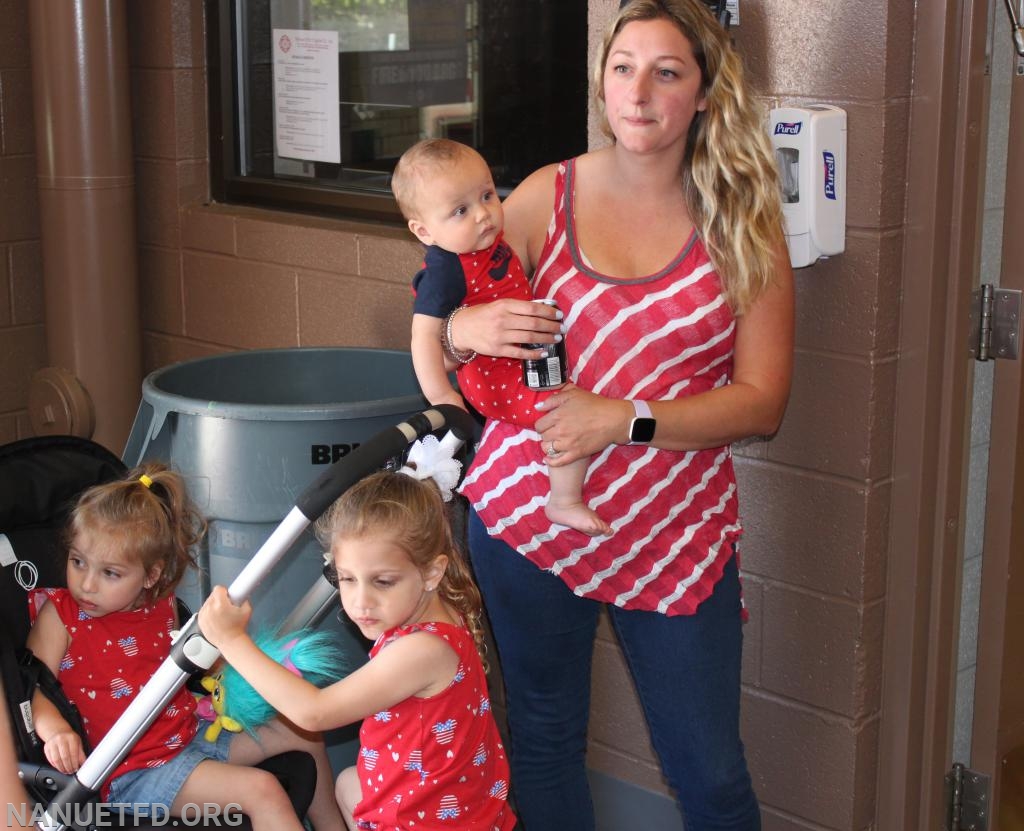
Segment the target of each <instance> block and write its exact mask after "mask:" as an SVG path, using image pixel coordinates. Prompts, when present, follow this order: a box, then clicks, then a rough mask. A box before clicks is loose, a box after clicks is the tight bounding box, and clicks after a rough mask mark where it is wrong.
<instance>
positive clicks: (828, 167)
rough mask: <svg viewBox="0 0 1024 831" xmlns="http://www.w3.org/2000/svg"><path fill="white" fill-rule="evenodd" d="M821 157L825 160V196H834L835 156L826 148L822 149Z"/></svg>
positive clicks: (829, 197) (828, 197)
mask: <svg viewBox="0 0 1024 831" xmlns="http://www.w3.org/2000/svg"><path fill="white" fill-rule="evenodd" d="M821 156H822V159H823V161H824V162H825V198H826V199H835V198H836V157H835V156H833V155H832V154H831V153H829V152H828V150H824V151H822V154H821Z"/></svg>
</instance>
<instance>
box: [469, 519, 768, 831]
mask: <svg viewBox="0 0 1024 831" xmlns="http://www.w3.org/2000/svg"><path fill="white" fill-rule="evenodd" d="M469 546H470V551H471V558H472V561H473V569H474V572H475V574H476V579H477V583H478V584H479V586H480V590H481V592H482V593H483V597H484V606H485V608H486V610H487V615H488V618H489V620H490V624H491V631H492V633H493V635H494V640H495V644H496V645H497V648H498V659H499V661H500V663H501V671H502V675H503V677H504V680H505V690H506V696H507V704H508V719H509V733H510V736H509V738H510V744H511V746H510V748H509V754H510V763H511V768H512V792H513V794H514V797H515V806H516V812H517V813H518V815H519V818H520V820H521V821H522V826H523V828H524V831H593V829H594V815H593V814H594V811H593V804H592V802H591V799H590V789H589V786H588V783H587V776H586V764H585V762H586V751H587V721H588V717H589V715H590V671H591V658H592V656H593V650H594V637H595V633H596V629H597V622H598V613H599V612H600V609H601V607H602V606H603V605H604V604H602V603H599V602H598V601H594V600H590V599H587V598H583V597H577V596H576V595H574V594H573V593H572V591H571V590H570V589H569V588H568V587H567V586H566V585H565V584H564V583H563V582H562V581H561V580H560V579H559V578H558V577H555V576H554V575H552V574H550V573H549V572H546V571H543V570H542V569H539V568H537V567H536V566H535V565H533V564H532V563H531V562H529V561H528V560H527V559H526V558H525V557H522V556H521V555H519V554H518V553H517V552H515V551H514V550H513V549H511V548H509V547H508V546H507V545H506V544H505V543H503V542H502V541H501V540H499V539H497V538H492V537H490V536H488V534H487V530H486V528H485V526H484V524H483V523H482V522H481V521H480V519H479V518H478V517H477V515H476V513H475V512H472V511H471V512H470V519H469ZM607 608H608V612H609V615H610V618H611V622H612V625H613V627H614V629H615V633H616V635H617V637H618V639H619V643H620V644H621V645H622V651H623V654H624V655H625V657H626V661H627V663H628V665H629V669H630V672H631V674H632V676H633V681H634V683H635V684H636V689H637V693H638V695H639V698H640V702H641V704H642V706H643V709H644V714H645V716H646V718H647V724H648V727H649V728H650V733H651V740H652V743H653V745H654V749H655V751H656V752H657V754H658V758H659V760H660V762H661V769H662V771H663V772H664V774H665V777H666V779H667V780H668V782H669V784H670V785H671V786H672V788H673V789H674V790H675V793H676V795H677V797H678V799H679V803H680V808H681V809H682V813H683V817H684V819H685V822H686V829H687V831H712V829H714V831H723V830H724V829H729V831H758V829H760V828H761V819H760V810H759V808H758V803H757V797H756V796H755V795H754V791H753V788H752V786H751V781H750V774H749V773H748V771H747V763H746V759H745V757H744V754H743V743H742V742H741V741H740V736H739V705H740V654H741V651H742V644H743V633H742V630H741V622H740V599H739V577H738V574H737V570H736V561H735V558H732V559H731V560H730V563H729V565H728V566H727V567H726V569H725V573H724V575H723V577H722V579H721V580H720V581H719V583H718V584H717V585H716V586H715V590H714V593H713V594H712V596H711V597H709V598H708V599H707V600H705V601H704V602H703V603H702V604H701V605H700V606H699V607H698V609H697V613H696V614H694V615H677V616H674V617H667V616H665V615H662V614H658V613H656V612H645V611H625V610H623V609H619V608H617V607H615V606H612V605H608V607H607Z"/></svg>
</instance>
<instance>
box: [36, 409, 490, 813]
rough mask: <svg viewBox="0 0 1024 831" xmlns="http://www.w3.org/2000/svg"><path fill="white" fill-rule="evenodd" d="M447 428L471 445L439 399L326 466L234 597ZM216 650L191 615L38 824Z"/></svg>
mask: <svg viewBox="0 0 1024 831" xmlns="http://www.w3.org/2000/svg"><path fill="white" fill-rule="evenodd" d="M445 428H447V429H449V430H451V431H452V432H454V433H455V435H456V436H457V437H458V438H459V439H461V440H462V441H463V442H464V443H466V444H468V443H469V442H470V441H471V440H472V437H473V435H474V434H475V432H476V423H475V422H474V421H473V419H472V418H471V417H470V415H469V413H467V412H466V411H465V410H463V409H461V408H459V407H456V406H453V405H451V404H440V405H438V406H436V407H432V408H430V409H428V410H424V411H423V412H421V413H416V414H415V415H412V416H410V417H409V418H408V419H406V421H404V422H402V423H401V424H397V425H395V426H393V427H389V428H387V429H385V430H382V431H381V432H379V433H377V434H376V435H374V436H372V437H371V438H370V439H368V440H367V441H365V442H363V443H362V444H360V445H359V447H357V448H356V449H355V450H353V451H352V452H351V453H349V454H348V455H347V456H344V457H343V458H341V459H339V460H338V461H337V462H335V463H334V464H333V465H331V466H330V467H329V468H328V469H327V470H326V471H324V473H323V474H322V475H321V476H320V477H319V478H317V479H316V480H315V481H314V482H313V483H312V484H311V485H309V486H308V487H307V488H306V489H305V490H304V491H303V492H302V493H301V494H300V496H299V498H298V499H297V500H296V503H295V507H293V508H292V509H291V511H289V512H288V514H287V515H286V516H285V518H284V519H283V520H282V521H281V523H280V524H279V525H278V526H277V528H275V529H274V531H273V533H271V535H270V537H269V538H268V539H267V541H266V542H265V543H264V544H263V545H262V546H261V547H260V548H259V550H258V551H257V552H256V553H255V554H254V555H253V556H252V558H251V559H250V560H249V562H248V563H247V564H246V565H245V567H244V568H243V569H242V571H241V572H240V573H239V575H238V576H237V577H236V578H235V579H234V580H233V581H232V583H231V585H230V586H228V595H229V597H230V598H231V600H232V601H233V602H234V603H235V604H241V603H242V602H244V601H245V600H246V599H248V597H249V596H250V595H251V594H252V592H253V590H254V589H255V588H256V586H257V585H259V583H260V581H261V580H262V579H263V578H264V577H265V576H266V575H267V574H268V573H269V572H270V571H271V569H273V567H274V566H275V565H276V564H277V562H278V561H279V560H280V559H281V558H282V557H283V556H284V555H285V553H287V551H288V549H289V548H290V547H291V545H292V544H293V543H294V542H295V541H296V540H297V539H298V538H299V536H301V534H302V533H303V532H304V531H305V530H306V528H308V527H309V525H310V524H311V523H313V522H314V521H316V519H318V518H319V517H320V515H321V514H323V512H324V511H326V510H327V508H328V507H330V505H331V503H332V502H334V500H336V499H337V498H338V497H339V496H341V494H343V493H344V492H345V491H346V490H348V488H350V487H351V486H352V485H354V484H355V483H356V482H358V481H359V480H360V479H362V478H363V477H364V476H367V475H368V474H370V473H373V472H374V471H375V470H377V469H378V468H380V467H381V465H383V464H384V463H385V462H386V461H387V460H388V459H390V458H392V457H394V456H398V455H399V454H401V453H402V452H403V450H404V449H405V448H406V446H407V445H409V444H410V443H411V442H413V441H416V440H417V439H421V438H423V437H424V436H426V435H427V434H429V433H432V432H435V431H438V430H442V429H445ZM219 656H220V653H219V652H218V651H217V649H216V648H215V647H214V646H213V645H212V644H210V643H209V642H208V641H207V640H206V639H205V638H204V637H203V635H202V632H200V631H199V624H198V616H197V615H193V616H192V617H191V618H190V619H189V620H188V622H187V623H185V624H184V625H183V626H182V628H181V631H180V632H179V634H178V636H177V637H176V638H175V640H174V643H173V645H172V647H171V653H170V655H169V656H168V657H167V658H166V659H165V660H164V662H163V663H162V664H161V665H160V667H159V668H158V669H157V671H156V672H155V673H154V674H153V677H152V678H151V679H150V680H149V682H148V683H147V684H146V685H145V686H144V687H143V688H142V690H141V691H140V692H139V695H138V696H136V697H135V699H134V700H133V701H132V703H131V704H130V705H129V706H128V708H127V709H126V710H125V711H124V712H123V713H122V714H121V716H120V717H119V718H118V720H117V722H115V724H114V726H113V727H112V728H111V729H110V732H109V733H107V735H106V736H104V737H103V739H102V740H101V741H100V743H99V744H98V745H97V746H96V749H95V750H93V752H92V753H90V754H89V756H88V758H86V760H85V764H83V765H82V767H81V768H80V769H79V770H78V773H77V774H76V775H75V777H74V778H73V779H72V780H71V781H70V782H69V783H68V784H67V785H65V786H64V787H63V788H61V790H60V792H59V793H58V794H57V796H56V797H55V798H54V799H53V801H52V802H51V803H50V805H49V806H48V807H47V810H46V812H45V816H44V821H43V823H42V824H40V825H39V826H38V827H39V828H42V829H45V831H61V829H64V828H67V827H68V826H67V825H65V824H64V821H63V820H64V818H65V817H67V816H68V808H69V807H70V806H73V805H74V804H76V803H79V802H82V801H84V800H86V799H89V798H91V797H92V796H93V795H95V794H96V793H97V792H98V791H99V789H100V786H101V785H102V784H103V782H105V781H106V779H107V778H108V777H109V776H110V774H111V773H113V771H114V770H115V769H116V768H117V766H118V765H119V764H120V763H121V761H122V760H123V759H124V757H125V756H127V755H128V752H129V751H130V750H131V748H132V747H133V746H134V744H135V742H136V741H137V740H138V739H139V737H141V736H142V734H143V733H145V731H146V730H147V729H148V728H149V726H150V725H151V724H152V723H153V722H154V721H155V720H156V718H157V716H158V715H159V714H160V713H162V712H163V710H164V708H165V707H166V706H167V704H168V702H169V701H170V700H171V699H172V698H173V697H174V695H175V693H177V691H178V690H179V689H180V688H181V686H182V684H184V683H185V681H186V680H187V678H188V677H189V676H190V675H192V674H193V673H195V672H198V671H200V670H205V669H209V668H210V667H211V666H213V664H214V662H215V661H216V660H217V658H218V657H219Z"/></svg>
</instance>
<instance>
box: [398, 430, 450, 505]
mask: <svg viewBox="0 0 1024 831" xmlns="http://www.w3.org/2000/svg"><path fill="white" fill-rule="evenodd" d="M463 444H464V442H463V441H462V439H460V438H459V437H458V436H456V435H455V433H453V432H451V431H450V430H449V431H448V433H446V434H445V437H444V438H443V439H441V440H440V441H438V440H437V437H436V436H433V435H429V436H424V437H423V438H422V439H420V440H419V441H417V442H414V443H413V445H412V447H410V448H409V457H408V459H407V462H408V463H407V464H406V465H405V466H404V467H402V468H401V470H399V471H398V472H399V473H404V474H405V475H406V476H411V477H412V478H413V479H420V480H422V479H433V480H434V482H435V484H436V485H437V487H438V490H440V491H441V498H442V499H443V500H444V501H445V502H451V499H452V491H453V490H454V489H455V486H456V485H458V484H459V474H460V473H461V472H462V462H460V461H459V460H458V459H456V458H454V457H455V453H456V451H458V449H459V448H460V447H462V445H463ZM410 464H414V465H415V467H410Z"/></svg>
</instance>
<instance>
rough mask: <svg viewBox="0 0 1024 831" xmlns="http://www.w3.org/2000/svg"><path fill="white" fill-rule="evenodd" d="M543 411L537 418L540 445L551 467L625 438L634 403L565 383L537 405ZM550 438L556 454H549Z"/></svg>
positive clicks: (588, 454)
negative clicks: (606, 396)
mask: <svg viewBox="0 0 1024 831" xmlns="http://www.w3.org/2000/svg"><path fill="white" fill-rule="evenodd" d="M537 409H539V410H543V411H544V415H543V416H541V417H540V418H539V419H537V424H536V428H537V432H539V433H540V434H541V448H542V449H543V450H544V455H545V456H546V458H547V463H548V464H549V465H551V466H552V467H561V466H562V465H566V464H569V463H570V462H575V461H576V460H577V459H582V458H586V457H589V456H593V455H594V454H595V453H600V452H601V451H603V450H604V449H605V448H606V447H608V446H609V445H611V444H619V443H621V442H623V441H624V440H625V439H626V438H627V433H628V430H629V422H630V419H632V417H633V406H632V405H631V404H630V403H629V402H628V401H622V400H618V399H614V398H605V397H604V396H601V395H595V394H594V393H592V392H587V391H586V390H583V389H580V388H579V387H577V386H576V385H575V384H566V385H565V386H564V387H562V388H561V389H560V390H558V392H555V393H553V394H552V395H550V396H549V397H548V398H545V399H544V400H543V401H542V402H540V403H539V404H538V405H537ZM552 442H553V443H554V450H555V455H551V449H552Z"/></svg>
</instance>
